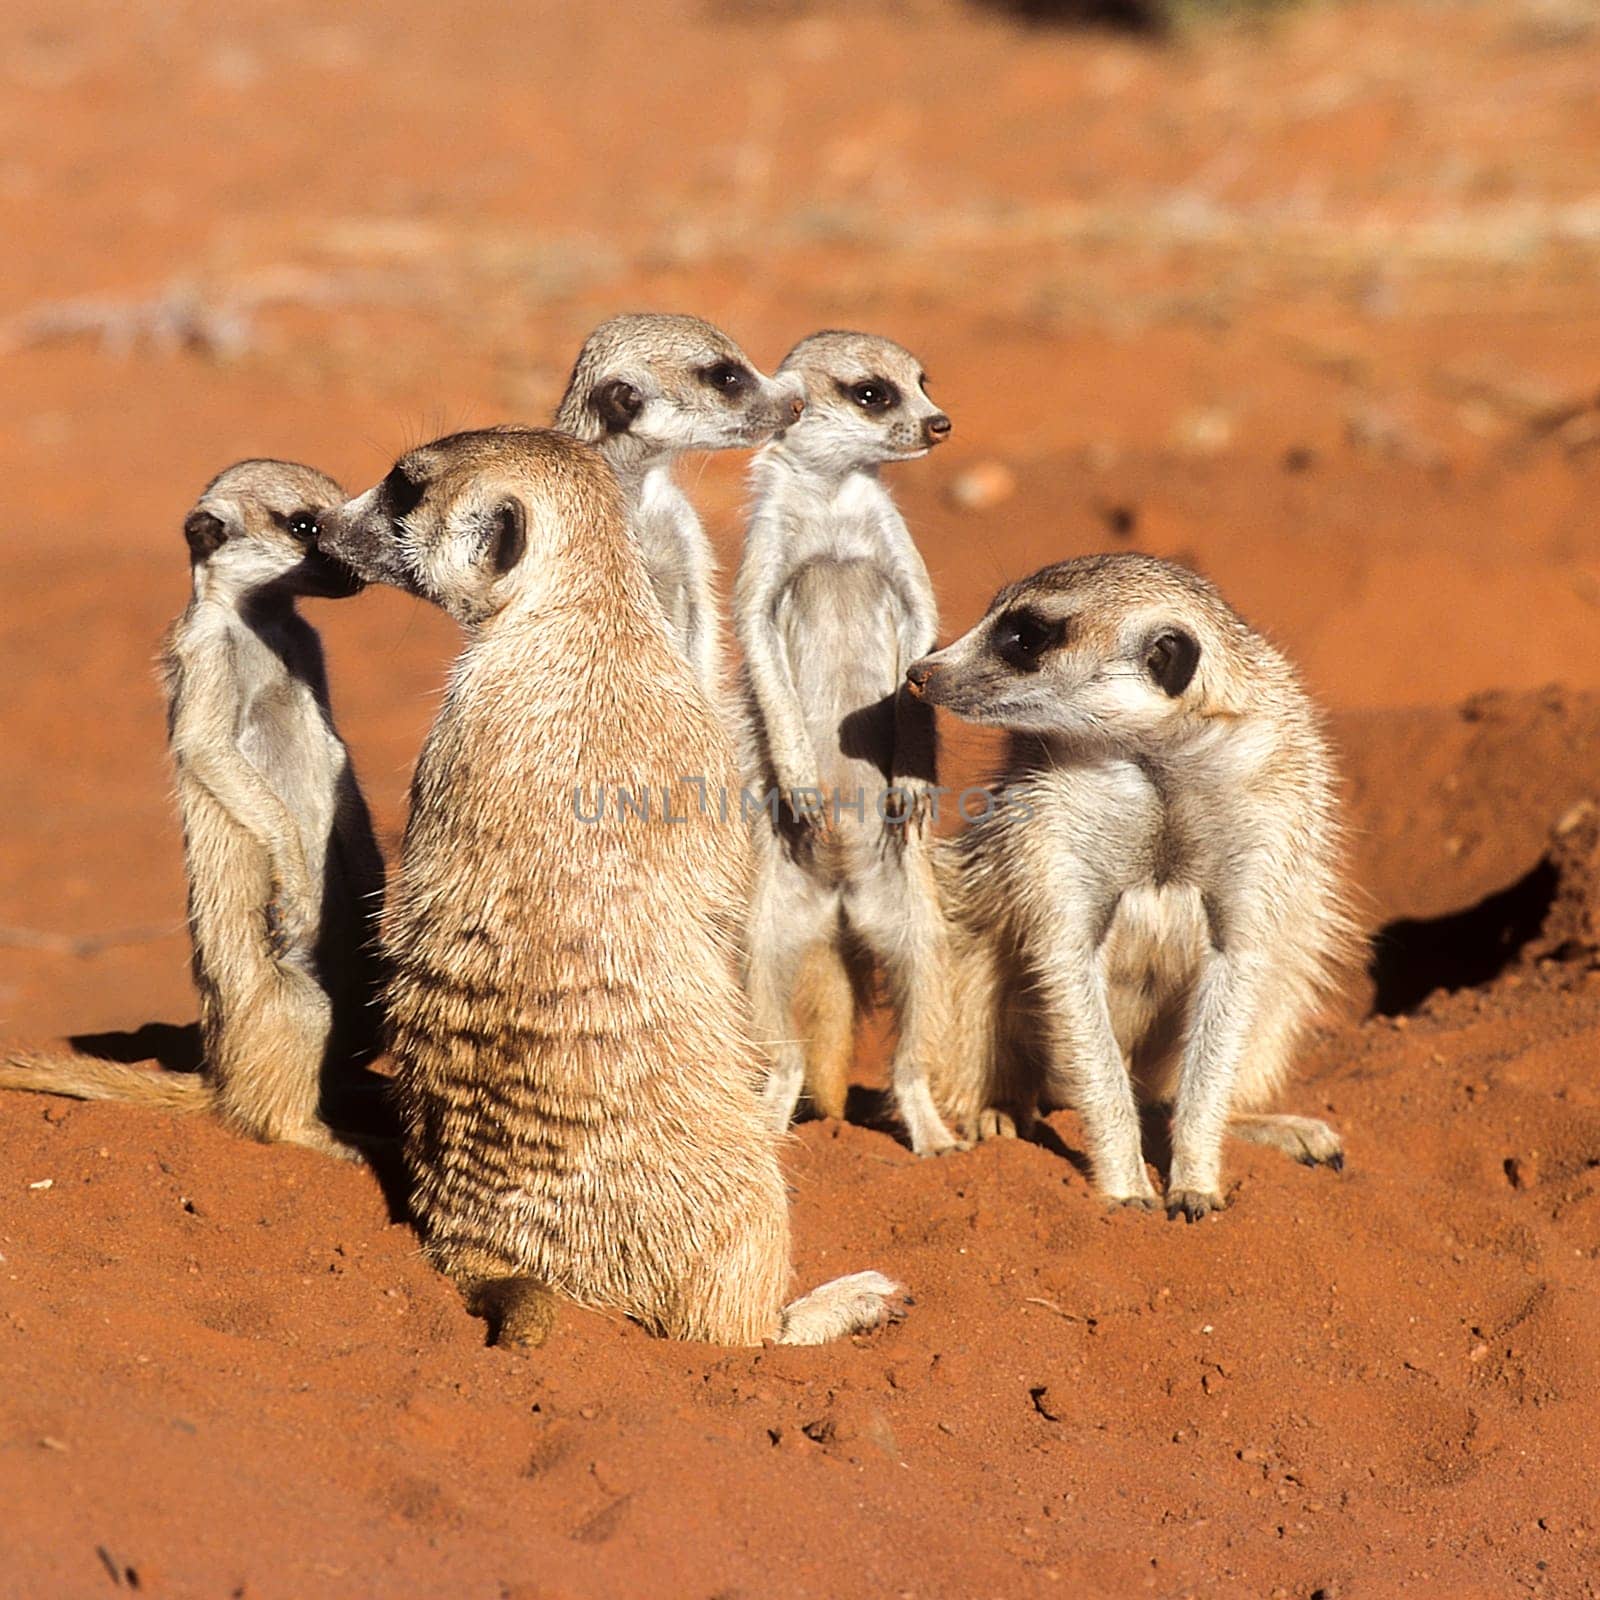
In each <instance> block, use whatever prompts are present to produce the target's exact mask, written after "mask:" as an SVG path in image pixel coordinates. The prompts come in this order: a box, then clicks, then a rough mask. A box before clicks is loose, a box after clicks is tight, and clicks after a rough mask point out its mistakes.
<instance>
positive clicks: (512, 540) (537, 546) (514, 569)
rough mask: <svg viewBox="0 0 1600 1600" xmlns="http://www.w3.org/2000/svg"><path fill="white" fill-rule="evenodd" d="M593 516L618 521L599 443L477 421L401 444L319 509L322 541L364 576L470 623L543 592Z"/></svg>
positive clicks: (617, 501)
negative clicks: (363, 480) (379, 466)
mask: <svg viewBox="0 0 1600 1600" xmlns="http://www.w3.org/2000/svg"><path fill="white" fill-rule="evenodd" d="M599 518H609V519H611V521H612V522H613V523H614V525H615V526H617V527H618V528H620V527H621V526H622V505H621V495H620V491H619V490H618V488H617V482H616V478H615V477H614V476H613V475H612V473H611V470H610V468H608V467H607V466H606V464H605V461H604V460H603V459H602V458H601V456H600V454H599V452H598V451H596V450H594V449H593V448H592V447H590V446H588V445H584V444H580V443H578V442H577V441H576V440H574V439H571V438H569V437H568V436H566V435H565V434H561V433H556V432H553V431H551V430H549V429H545V428H485V429H480V430H478V431H476V432H473V433H456V434H451V435H449V436H448V437H446V438H443V439H435V440H434V441H433V442H432V443H431V444H425V445H420V446H418V448H417V449H415V450H410V451H408V452H407V453H406V454H405V455H403V456H401V457H400V459H399V460H398V461H397V462H395V464H394V466H393V467H392V468H391V469H390V471H389V473H388V476H387V477H385V478H384V480H383V481H382V482H381V483H379V484H378V485H377V486H376V487H374V488H372V489H369V490H368V491H367V492H366V493H365V494H363V495H359V496H357V497H356V498H355V499H353V500H349V501H347V502H346V503H345V504H344V505H342V506H340V507H338V508H337V509H336V510H335V511H333V512H331V513H330V514H329V515H328V516H326V517H325V518H324V519H323V523H322V535H321V541H320V542H321V547H322V548H323V549H324V550H326V551H327V552H328V553H329V554H330V555H332V556H334V557H336V558H337V559H338V560H340V561H343V562H346V563H348V564H349V565H350V566H351V567H353V568H354V569H355V570H356V572H358V573H359V574H360V575H361V576H362V577H363V578H365V579H366V580H368V581H369V582H372V583H387V584H391V585H393V586H394V587H395V588H397V589H404V590H405V591H406V592H407V593H408V594H415V595H420V596H421V597H422V598H423V599H425V600H431V601H432V602H433V603H434V604H435V605H437V606H440V607H442V608H443V609H444V610H446V611H448V612H449V613H450V614H451V615H452V616H453V617H455V618H456V619H457V620H458V621H459V622H463V623H467V624H476V623H481V622H484V621H487V620H488V619H489V618H490V617H492V616H494V615H496V614H497V613H498V612H500V611H502V610H504V609H505V607H506V606H507V605H509V604H510V603H511V602H512V601H513V600H515V599H517V598H519V597H520V596H523V595H525V594H528V593H530V592H535V593H537V592H542V591H541V589H540V584H541V580H542V579H543V577H544V576H545V575H547V574H548V573H549V572H550V571H551V570H552V569H553V568H554V567H555V566H556V565H557V564H558V563H559V562H561V561H562V560H563V559H565V558H567V557H569V556H570V555H571V554H572V553H573V552H574V551H575V550H580V549H581V548H582V544H583V541H584V539H585V536H587V535H589V534H591V533H592V532H593V531H594V528H595V525H596V520H597V519H599Z"/></svg>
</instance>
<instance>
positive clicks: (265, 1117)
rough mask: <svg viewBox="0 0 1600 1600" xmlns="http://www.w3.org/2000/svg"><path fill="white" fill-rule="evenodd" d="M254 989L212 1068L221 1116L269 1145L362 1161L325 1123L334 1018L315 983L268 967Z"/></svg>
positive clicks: (240, 1000)
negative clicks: (325, 1072)
mask: <svg viewBox="0 0 1600 1600" xmlns="http://www.w3.org/2000/svg"><path fill="white" fill-rule="evenodd" d="M255 978H256V981H255V982H254V984H253V985H252V986H251V987H250V988H248V989H246V990H245V991H244V992H243V993H242V994H240V995H239V996H238V997H237V998H236V999H235V1001H234V1006H235V1015H234V1017H233V1018H231V1019H229V1020H228V1022H227V1023H226V1025H225V1026H224V1027H223V1028H222V1029H221V1034H220V1037H221V1045H222V1048H221V1050H220V1051H219V1053H218V1056H217V1059H216V1060H215V1061H214V1062H213V1063H212V1065H213V1067H214V1069H215V1071H216V1075H217V1109H218V1111H219V1112H220V1113H221V1115H222V1116H223V1117H224V1118H225V1119H226V1120H227V1121H229V1122H231V1123H232V1124H233V1125H234V1126H235V1127H238V1128H240V1129H242V1130H243V1131H244V1132H246V1133H248V1134H251V1135H252V1136H254V1137H255V1138H257V1139H262V1140H265V1141H266V1142H268V1143H284V1144H299V1145H305V1146H307V1147H308V1148H309V1149H312V1150H320V1151H321V1152H323V1154H325V1155H331V1156H337V1157H339V1158H340V1159H341V1160H345V1161H359V1160H361V1153H360V1151H358V1150H355V1149H352V1148H351V1147H350V1146H349V1145H347V1144H343V1143H341V1142H340V1141H339V1140H338V1139H336V1138H335V1137H334V1135H333V1133H332V1131H331V1130H330V1129H329V1128H328V1126H327V1124H326V1123H325V1122H323V1121H322V1119H321V1117H320V1116H319V1115H318V1105H319V1102H320V1099H321V1094H322V1066H323V1060H324V1057H325V1055H326V1052H327V1049H328V1040H329V1037H330V1034H331V1031H332V1027H333V1010H332V1006H331V1004H330V1002H329V1000H328V997H327V995H326V994H324V993H323V991H322V989H321V988H320V987H319V986H318V984H317V983H316V982H315V980H314V979H312V978H311V976H310V975H309V974H308V973H306V972H304V971H302V970H301V969H300V968H298V967H296V966H292V965H290V964H288V963H282V962H276V961H270V960H268V961H263V962H262V963H261V965H260V966H259V968H258V969H257V973H256V975H255Z"/></svg>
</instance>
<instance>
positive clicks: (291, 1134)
mask: <svg viewBox="0 0 1600 1600" xmlns="http://www.w3.org/2000/svg"><path fill="white" fill-rule="evenodd" d="M267 1140H268V1142H269V1143H274V1144H297V1145H299V1146H300V1148H301V1149H302V1150H315V1151H316V1152H317V1153H318V1154H319V1155H324V1156H332V1157H333V1159H334V1160H335V1161H348V1162H351V1163H353V1164H354V1165H356V1166H365V1165H366V1162H367V1158H366V1156H365V1155H364V1154H363V1153H362V1152H361V1151H360V1150H359V1149H357V1147H356V1146H355V1145H353V1144H350V1143H348V1142H347V1141H345V1140H343V1139H341V1138H339V1137H338V1135H337V1134H335V1133H334V1131H333V1130H332V1129H331V1128H329V1127H328V1126H326V1125H325V1124H324V1123H321V1122H313V1123H310V1124H308V1125H307V1126H305V1127H303V1128H294V1129H288V1130H285V1131H283V1132H281V1133H274V1134H268V1135H267Z"/></svg>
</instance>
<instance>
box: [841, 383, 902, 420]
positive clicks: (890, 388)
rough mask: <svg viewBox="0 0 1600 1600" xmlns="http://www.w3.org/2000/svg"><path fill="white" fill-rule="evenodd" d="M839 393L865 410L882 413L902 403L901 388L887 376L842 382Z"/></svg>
mask: <svg viewBox="0 0 1600 1600" xmlns="http://www.w3.org/2000/svg"><path fill="white" fill-rule="evenodd" d="M839 393H840V394H842V395H843V396H844V397H845V399H846V400H849V401H852V402H854V404H856V405H858V406H860V407H861V409H862V410H863V411H868V412H872V413H875V414H881V413H883V412H885V411H892V410H894V408H895V407H896V406H897V405H899V404H900V390H899V389H898V388H897V387H896V386H895V385H894V384H892V383H890V381H889V380H888V379H887V378H863V379H862V380H861V381H860V382H859V383H841V384H840V385H839Z"/></svg>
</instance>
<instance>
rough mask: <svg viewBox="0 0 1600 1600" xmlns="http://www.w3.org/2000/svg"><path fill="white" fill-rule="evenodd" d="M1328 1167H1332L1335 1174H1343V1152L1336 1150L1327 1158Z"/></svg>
mask: <svg viewBox="0 0 1600 1600" xmlns="http://www.w3.org/2000/svg"><path fill="white" fill-rule="evenodd" d="M1328 1165H1329V1166H1330V1167H1332V1168H1333V1170H1334V1171H1335V1172H1343V1171H1344V1151H1343V1150H1336V1151H1335V1152H1334V1153H1333V1154H1332V1155H1331V1156H1329V1157H1328Z"/></svg>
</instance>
